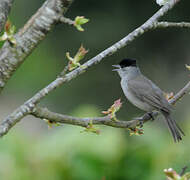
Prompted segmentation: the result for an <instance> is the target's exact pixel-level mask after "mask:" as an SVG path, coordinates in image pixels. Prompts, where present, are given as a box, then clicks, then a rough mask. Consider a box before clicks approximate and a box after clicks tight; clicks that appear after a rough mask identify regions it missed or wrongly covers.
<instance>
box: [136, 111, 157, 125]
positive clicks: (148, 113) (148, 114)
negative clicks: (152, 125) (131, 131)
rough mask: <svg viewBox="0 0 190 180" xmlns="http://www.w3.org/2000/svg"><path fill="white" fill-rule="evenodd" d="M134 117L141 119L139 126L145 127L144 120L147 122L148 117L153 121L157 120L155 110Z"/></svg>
mask: <svg viewBox="0 0 190 180" xmlns="http://www.w3.org/2000/svg"><path fill="white" fill-rule="evenodd" d="M134 119H135V120H138V121H139V126H140V128H142V127H143V124H144V122H145V121H146V120H147V119H151V120H152V121H153V120H155V119H154V116H153V112H147V113H146V114H145V115H144V116H141V117H136V118H134Z"/></svg>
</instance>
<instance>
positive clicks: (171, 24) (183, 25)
mask: <svg viewBox="0 0 190 180" xmlns="http://www.w3.org/2000/svg"><path fill="white" fill-rule="evenodd" d="M154 26H155V28H169V27H171V28H173V27H176V28H190V23H189V22H179V23H176V22H156V23H155V24H154Z"/></svg>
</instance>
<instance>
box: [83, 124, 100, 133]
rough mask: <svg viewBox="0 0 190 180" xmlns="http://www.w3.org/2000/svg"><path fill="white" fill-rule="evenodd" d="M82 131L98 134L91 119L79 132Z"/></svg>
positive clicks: (98, 131)
mask: <svg viewBox="0 0 190 180" xmlns="http://www.w3.org/2000/svg"><path fill="white" fill-rule="evenodd" d="M82 132H91V133H95V134H97V135H99V134H100V130H99V129H97V128H95V127H94V126H93V123H92V121H91V122H90V123H89V124H88V126H87V127H86V128H85V129H84V130H83V131H81V133H82Z"/></svg>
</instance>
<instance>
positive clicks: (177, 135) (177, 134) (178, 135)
mask: <svg viewBox="0 0 190 180" xmlns="http://www.w3.org/2000/svg"><path fill="white" fill-rule="evenodd" d="M162 114H163V115H164V117H165V119H166V122H167V125H168V128H169V130H170V132H171V134H172V136H173V139H174V141H175V142H179V141H181V140H182V135H183V136H185V133H184V132H183V131H182V129H181V128H180V127H179V125H178V124H177V123H176V121H175V120H174V119H172V118H171V117H170V113H168V112H166V111H162Z"/></svg>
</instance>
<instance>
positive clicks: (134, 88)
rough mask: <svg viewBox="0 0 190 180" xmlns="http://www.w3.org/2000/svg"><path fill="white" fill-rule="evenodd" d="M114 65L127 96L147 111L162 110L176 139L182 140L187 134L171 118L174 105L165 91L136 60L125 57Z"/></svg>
mask: <svg viewBox="0 0 190 180" xmlns="http://www.w3.org/2000/svg"><path fill="white" fill-rule="evenodd" d="M113 67H116V68H117V69H114V70H113V71H117V72H118V74H119V76H120V77H121V87H122V90H123V92H124V94H125V96H126V98H127V99H128V100H129V101H130V102H131V103H132V104H133V105H135V106H136V107H138V108H139V109H142V110H144V111H146V112H150V113H151V112H152V111H154V110H157V111H160V112H161V113H162V114H163V116H164V117H165V120H166V123H167V125H168V128H169V130H170V132H171V134H172V136H173V139H174V141H175V142H176V141H180V140H182V135H185V134H184V132H183V131H182V130H181V128H180V127H179V126H178V124H177V123H176V121H175V120H174V119H172V118H171V116H170V114H171V110H172V106H171V105H170V104H169V102H168V101H167V99H166V98H165V96H164V92H163V91H162V90H161V89H160V88H159V87H158V86H156V85H155V84H154V83H153V82H152V81H151V80H149V79H148V78H146V77H145V76H144V75H143V74H142V73H141V71H140V69H139V68H138V66H137V63H136V60H133V59H124V60H122V61H121V62H120V63H119V65H113Z"/></svg>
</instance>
